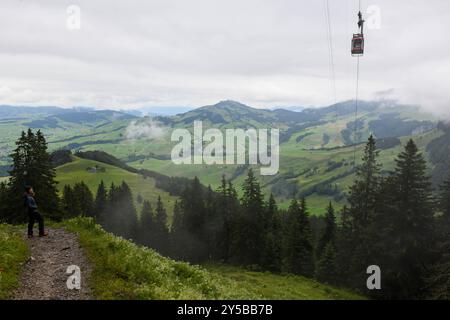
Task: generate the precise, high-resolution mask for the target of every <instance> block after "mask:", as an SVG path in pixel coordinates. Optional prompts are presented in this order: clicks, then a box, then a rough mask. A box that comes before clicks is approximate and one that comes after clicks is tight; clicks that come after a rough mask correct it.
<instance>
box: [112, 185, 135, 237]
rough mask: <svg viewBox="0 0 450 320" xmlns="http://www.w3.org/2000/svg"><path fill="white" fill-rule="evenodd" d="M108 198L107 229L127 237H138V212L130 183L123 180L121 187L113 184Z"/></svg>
mask: <svg viewBox="0 0 450 320" xmlns="http://www.w3.org/2000/svg"><path fill="white" fill-rule="evenodd" d="M108 198H109V199H108V200H109V201H108V210H107V211H108V212H107V214H106V215H105V225H106V226H107V228H108V229H107V230H108V231H110V232H112V233H114V234H116V235H118V236H122V237H124V238H127V239H136V237H137V233H138V221H137V212H136V208H135V206H134V203H133V194H132V192H131V189H130V187H129V186H128V184H127V183H126V182H125V181H122V183H121V185H120V186H119V187H116V186H115V185H114V184H111V188H110V191H109V193H108Z"/></svg>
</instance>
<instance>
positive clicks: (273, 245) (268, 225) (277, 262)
mask: <svg viewBox="0 0 450 320" xmlns="http://www.w3.org/2000/svg"><path fill="white" fill-rule="evenodd" d="M264 220H265V226H264V229H265V230H264V235H265V239H264V250H263V254H262V260H261V264H262V267H263V268H264V269H265V270H269V271H272V272H279V271H281V229H280V228H281V221H280V219H279V214H278V208H277V203H276V201H275V198H274V196H273V194H271V195H270V198H269V201H268V203H267V206H266V210H265V219H264Z"/></svg>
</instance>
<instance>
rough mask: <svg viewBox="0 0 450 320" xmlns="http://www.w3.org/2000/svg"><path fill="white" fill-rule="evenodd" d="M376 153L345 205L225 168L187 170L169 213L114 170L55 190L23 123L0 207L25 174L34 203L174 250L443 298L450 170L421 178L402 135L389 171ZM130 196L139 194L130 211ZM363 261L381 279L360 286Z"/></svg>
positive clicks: (366, 159) (188, 257)
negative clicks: (116, 180) (201, 172)
mask: <svg viewBox="0 0 450 320" xmlns="http://www.w3.org/2000/svg"><path fill="white" fill-rule="evenodd" d="M378 157H379V150H378V149H377V146H376V141H375V139H374V138H373V137H370V138H369V139H368V142H367V144H366V146H365V149H364V153H363V156H362V159H361V161H360V163H359V165H358V166H357V168H356V177H355V179H354V181H353V184H352V186H351V187H350V190H349V192H348V195H347V204H348V205H347V206H345V207H344V208H342V209H341V210H339V211H336V210H335V209H334V207H333V205H332V203H330V204H329V205H328V208H327V210H326V212H325V214H324V216H323V217H320V218H316V217H310V215H309V213H308V206H307V201H306V200H305V199H293V200H292V201H291V203H290V205H289V208H288V209H287V210H283V209H280V208H279V207H278V205H277V203H276V201H275V198H274V196H273V195H271V196H269V197H268V198H267V199H266V198H265V197H264V195H263V193H262V190H261V185H260V183H259V181H258V180H257V178H256V177H255V175H254V174H253V171H252V170H251V169H250V170H249V171H248V174H247V177H246V179H245V181H244V183H243V185H242V193H241V196H238V192H237V190H236V187H235V186H234V185H233V184H232V183H231V182H230V181H227V180H226V178H225V177H222V181H221V183H220V186H219V188H217V190H213V189H212V188H211V187H209V188H205V187H204V186H203V185H202V184H201V183H200V181H199V180H198V179H197V178H195V179H193V180H192V181H191V182H190V183H189V184H187V186H186V188H185V189H184V191H183V192H181V195H180V197H179V200H177V202H176V203H175V206H174V212H173V217H172V219H171V220H172V221H171V223H168V220H169V219H168V215H167V212H166V209H165V208H164V205H163V202H162V201H161V198H159V199H158V201H157V202H156V203H150V202H148V201H147V200H145V199H142V197H141V196H140V195H138V196H137V198H136V199H137V201H135V200H136V199H135V198H134V195H133V194H132V192H131V189H130V188H129V186H128V185H127V184H126V183H125V182H122V183H121V184H120V185H114V184H112V185H110V186H105V184H104V183H103V182H102V183H100V185H99V186H98V188H97V191H96V193H95V195H94V194H92V193H91V191H90V190H89V188H88V187H87V186H86V185H85V184H84V183H82V182H81V183H77V184H75V185H73V186H65V187H64V190H63V192H62V197H61V199H59V197H58V195H57V192H56V187H55V183H54V170H53V169H52V167H51V165H50V159H49V157H48V154H47V152H46V143H45V139H44V138H43V136H42V134H41V133H40V132H37V133H36V134H34V133H33V132H32V131H31V130H29V131H28V133H23V134H22V136H21V138H20V139H19V140H18V141H17V148H16V150H15V151H14V152H13V154H12V159H13V164H14V166H13V169H12V171H11V179H10V180H9V182H8V184H5V183H2V184H0V208H1V215H0V219H2V220H4V221H7V222H20V221H21V220H23V219H24V216H25V215H21V214H19V212H21V211H20V210H18V209H19V208H22V207H21V206H22V202H21V198H20V197H21V194H22V188H23V187H22V186H23V185H24V184H33V185H34V186H35V189H36V191H37V195H38V199H37V200H38V202H39V204H40V206H41V207H42V210H43V211H44V212H45V213H46V214H50V216H51V217H53V218H59V219H62V218H70V217H73V216H78V215H83V216H91V217H93V218H95V219H96V220H97V221H98V223H100V224H101V225H102V226H103V227H104V228H105V229H106V230H107V231H110V232H113V233H114V234H117V235H119V236H123V237H125V238H128V239H133V240H134V241H135V242H137V243H139V244H143V245H146V246H148V247H151V248H154V249H156V250H157V251H159V252H160V253H162V254H164V255H167V256H170V257H173V258H175V259H179V260H185V261H190V262H193V263H203V262H210V261H212V262H221V263H229V264H235V265H240V266H245V267H247V268H250V269H253V270H261V271H270V272H277V273H292V274H297V275H302V276H306V277H315V278H316V279H318V280H319V281H322V282H326V283H329V284H334V285H339V286H345V287H349V288H353V289H354V290H357V291H359V292H362V293H364V294H367V295H368V296H371V297H374V298H383V299H421V298H432V299H449V298H450V276H449V275H450V179H448V180H447V181H446V182H445V183H444V184H443V185H442V186H441V187H440V188H439V190H433V189H432V187H431V183H430V181H429V177H428V175H427V167H426V161H425V159H424V156H423V155H422V154H421V153H420V152H419V150H418V148H417V146H416V145H415V143H414V141H413V140H410V141H408V143H407V144H406V145H405V147H404V150H403V151H402V152H401V153H400V154H399V155H398V156H397V157H396V159H395V167H394V169H393V170H392V171H390V172H386V171H384V170H382V169H383V168H382V167H381V166H380V164H379V162H378ZM137 202H139V203H140V202H142V205H141V209H140V212H139V214H138V212H137V209H136V207H135V203H137ZM21 210H22V211H23V208H22V209H21ZM21 217H22V218H21ZM317 221H318V223H317ZM317 225H319V227H317ZM371 265H377V266H379V267H380V269H381V280H382V289H381V290H373V291H369V290H368V289H367V287H366V279H367V277H368V274H367V272H366V271H367V267H368V266H371Z"/></svg>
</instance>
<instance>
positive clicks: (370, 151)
mask: <svg viewBox="0 0 450 320" xmlns="http://www.w3.org/2000/svg"><path fill="white" fill-rule="evenodd" d="M378 155H379V151H378V150H377V148H376V142H375V139H374V138H373V136H370V137H369V139H368V141H367V144H366V146H365V148H364V154H363V157H362V162H361V164H360V165H359V166H358V167H357V169H356V178H355V181H354V182H353V185H352V186H351V187H350V194H349V197H348V202H349V204H350V207H349V209H348V213H349V216H350V219H349V221H351V223H352V227H351V234H348V235H346V236H347V237H349V238H350V239H351V241H350V242H347V245H348V244H350V246H351V247H349V248H347V249H346V250H349V252H351V255H350V256H349V257H348V258H349V260H348V262H347V263H348V266H347V269H348V275H349V277H348V278H347V279H349V282H350V283H351V285H352V286H353V287H355V288H360V289H366V286H365V279H366V278H367V274H366V270H367V267H368V266H369V265H372V264H374V263H373V261H374V256H375V252H374V251H375V248H374V247H375V245H376V239H378V234H377V232H378V231H377V230H376V229H374V228H373V224H374V222H375V221H376V215H377V205H378V204H379V202H380V201H379V194H380V181H381V177H380V169H381V167H380V165H379V164H378V162H377V158H378ZM340 254H342V252H341V253H340ZM340 261H341V260H340Z"/></svg>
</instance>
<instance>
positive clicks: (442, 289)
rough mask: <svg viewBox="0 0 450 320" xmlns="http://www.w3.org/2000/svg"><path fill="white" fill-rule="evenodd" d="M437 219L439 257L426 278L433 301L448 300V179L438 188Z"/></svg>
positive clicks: (449, 230) (449, 216)
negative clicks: (439, 213)
mask: <svg viewBox="0 0 450 320" xmlns="http://www.w3.org/2000/svg"><path fill="white" fill-rule="evenodd" d="M438 208H439V210H440V211H441V215H440V216H439V217H438V218H437V228H436V229H437V233H438V238H439V244H438V246H437V249H438V252H439V254H440V257H439V259H438V261H437V262H436V264H435V265H433V266H432V268H431V270H430V274H429V275H428V277H427V278H426V282H427V289H428V290H427V291H428V292H427V293H428V297H429V298H431V299H434V300H450V178H449V179H448V180H446V181H445V182H444V183H443V185H442V186H441V188H440V194H439V200H438Z"/></svg>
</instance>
